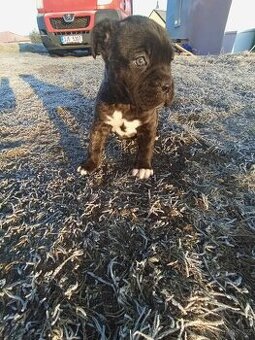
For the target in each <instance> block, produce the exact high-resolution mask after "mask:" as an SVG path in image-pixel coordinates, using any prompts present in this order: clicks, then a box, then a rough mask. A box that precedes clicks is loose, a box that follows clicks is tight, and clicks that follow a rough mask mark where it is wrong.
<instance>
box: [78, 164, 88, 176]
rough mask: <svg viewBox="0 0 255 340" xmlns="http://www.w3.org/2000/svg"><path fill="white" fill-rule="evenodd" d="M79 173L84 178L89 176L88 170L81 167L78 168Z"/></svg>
mask: <svg viewBox="0 0 255 340" xmlns="http://www.w3.org/2000/svg"><path fill="white" fill-rule="evenodd" d="M77 171H78V172H79V173H80V174H81V175H82V176H85V175H87V174H88V171H87V170H84V169H82V167H81V166H79V167H78V169H77Z"/></svg>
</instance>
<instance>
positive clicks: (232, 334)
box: [0, 52, 255, 340]
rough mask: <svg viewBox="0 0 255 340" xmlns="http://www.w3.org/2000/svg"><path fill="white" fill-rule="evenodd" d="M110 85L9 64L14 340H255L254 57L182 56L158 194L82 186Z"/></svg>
mask: <svg viewBox="0 0 255 340" xmlns="http://www.w3.org/2000/svg"><path fill="white" fill-rule="evenodd" d="M102 72H103V62H102V60H101V59H100V58H98V59H96V60H93V59H92V57H89V56H88V57H74V56H67V57H64V58H52V57H50V56H48V55H47V54H36V53H22V52H21V53H6V52H2V53H0V81H1V85H0V247H1V249H0V337H1V339H6V340H7V339H8V340H9V339H15V340H17V339H53V340H58V339H134V340H138V339H147V340H148V339H155V340H159V339H194V340H198V339H199V340H202V339H217V340H223V339H224V340H226V339H231V340H234V339H236V340H239V339H241V340H242V339H254V338H255V335H254V334H255V303H254V299H255V289H254V287H255V233H254V232H255V156H254V154H255V55H254V54H253V55H252V54H246V55H236V56H233V55H225V56H219V57H194V58H192V57H180V56H177V57H176V58H175V60H174V63H173V74H174V79H175V87H176V96H175V101H174V103H173V105H172V107H171V109H165V110H163V111H162V112H161V114H160V123H159V129H158V136H159V138H158V140H157V143H156V150H155V155H154V162H153V164H154V176H153V177H152V178H151V179H149V180H148V181H139V180H134V178H133V177H132V176H131V175H130V172H131V169H132V161H133V159H134V152H135V143H134V141H130V142H129V141H122V140H118V139H117V138H115V137H111V138H110V139H109V142H108V146H107V150H106V159H105V160H104V162H103V165H102V167H101V168H100V170H99V171H98V172H96V173H95V174H93V175H92V176H90V177H83V178H82V177H80V176H79V175H78V174H77V172H76V168H77V166H78V164H79V162H80V161H81V160H82V159H83V158H84V156H85V155H86V149H87V146H88V134H89V127H90V125H91V121H92V116H93V103H94V99H95V95H96V92H97V89H98V86H99V84H100V81H101V79H102Z"/></svg>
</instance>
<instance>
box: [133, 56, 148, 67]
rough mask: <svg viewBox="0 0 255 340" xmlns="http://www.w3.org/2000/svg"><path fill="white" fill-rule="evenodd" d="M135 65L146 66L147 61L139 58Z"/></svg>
mask: <svg viewBox="0 0 255 340" xmlns="http://www.w3.org/2000/svg"><path fill="white" fill-rule="evenodd" d="M135 64H136V66H145V65H147V61H146V59H145V58H144V57H138V58H137V59H136V60H135Z"/></svg>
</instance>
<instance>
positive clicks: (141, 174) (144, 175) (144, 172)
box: [132, 169, 153, 179]
mask: <svg viewBox="0 0 255 340" xmlns="http://www.w3.org/2000/svg"><path fill="white" fill-rule="evenodd" d="M152 175H153V170H152V169H133V171H132V176H136V177H137V178H139V179H148V178H149V177H150V176H152Z"/></svg>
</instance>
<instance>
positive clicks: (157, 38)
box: [112, 17, 173, 63]
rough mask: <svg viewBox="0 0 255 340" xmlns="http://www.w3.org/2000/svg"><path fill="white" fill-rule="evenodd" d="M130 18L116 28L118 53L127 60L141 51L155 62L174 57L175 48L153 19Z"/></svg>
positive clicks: (115, 42) (165, 60)
mask: <svg viewBox="0 0 255 340" xmlns="http://www.w3.org/2000/svg"><path fill="white" fill-rule="evenodd" d="M128 19H129V20H128ZM128 19H126V20H123V21H122V22H120V23H119V25H118V27H117V28H116V29H117V30H118V34H116V35H114V37H113V41H112V46H113V48H114V49H115V52H116V53H118V54H119V55H121V57H122V58H125V59H127V60H130V59H132V58H134V57H136V56H137V55H139V53H146V54H147V55H148V56H149V58H150V59H153V60H154V61H155V62H156V61H158V62H166V63H169V62H170V61H171V60H172V59H173V48H172V46H171V44H170V40H169V38H168V36H167V33H166V32H165V30H164V29H163V28H161V27H160V26H159V25H158V24H156V23H154V22H153V21H152V20H143V18H134V17H133V18H128Z"/></svg>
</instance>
